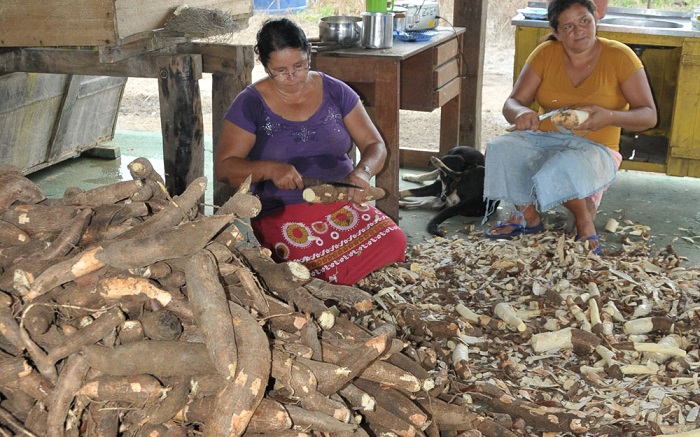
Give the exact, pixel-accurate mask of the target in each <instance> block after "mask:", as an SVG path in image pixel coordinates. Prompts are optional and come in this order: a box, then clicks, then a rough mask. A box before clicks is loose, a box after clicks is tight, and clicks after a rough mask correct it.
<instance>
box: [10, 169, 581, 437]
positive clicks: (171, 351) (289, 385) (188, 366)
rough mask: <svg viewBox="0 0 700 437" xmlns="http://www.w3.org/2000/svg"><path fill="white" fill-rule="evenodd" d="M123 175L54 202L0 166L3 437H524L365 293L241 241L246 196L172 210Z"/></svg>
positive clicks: (157, 182) (251, 209) (159, 190)
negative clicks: (464, 391)
mask: <svg viewBox="0 0 700 437" xmlns="http://www.w3.org/2000/svg"><path fill="white" fill-rule="evenodd" d="M129 169H130V171H131V174H132V176H133V180H130V181H122V182H118V183H114V184H111V185H107V186H104V187H99V188H95V189H92V190H88V191H82V190H80V189H75V188H69V189H67V190H66V192H65V194H64V197H63V198H60V199H46V198H45V196H44V195H43V193H42V190H41V189H40V188H39V187H37V186H36V185H35V184H33V183H32V182H31V181H30V180H29V179H27V178H25V177H24V176H22V175H21V173H20V171H19V170H18V169H16V168H14V167H11V166H7V165H5V166H0V290H1V292H0V366H1V369H2V370H1V371H0V393H1V394H2V400H1V402H0V435H2V436H5V435H21V436H34V435H35V436H44V435H46V436H63V435H69V436H137V435H138V436H166V435H167V436H185V435H200V434H203V435H206V436H216V437H220V436H229V435H236V436H239V435H256V434H270V435H280V436H283V435H303V434H308V435H321V434H323V435H329V436H349V435H358V436H362V435H368V434H369V435H399V436H403V437H412V436H420V435H429V436H436V437H437V436H439V435H447V436H449V435H457V434H460V433H461V434H462V435H475V436H476V435H487V436H514V435H516V434H515V433H514V432H513V431H511V430H510V429H511V427H512V419H511V418H510V417H509V416H507V415H503V414H490V413H485V412H476V411H472V410H471V409H470V408H469V406H468V405H466V404H465V405H462V404H461V402H460V401H462V397H461V396H454V391H453V390H451V388H450V387H451V384H452V382H451V381H452V379H453V376H451V375H452V373H451V372H448V370H447V369H441V370H439V371H428V370H426V369H427V368H434V366H433V367H431V366H425V362H426V361H430V359H429V357H431V356H435V355H436V352H435V351H430V350H429V348H428V349H426V347H424V346H421V347H418V346H417V345H416V344H415V343H413V342H411V341H408V340H406V339H401V338H398V337H397V334H396V333H397V326H396V325H395V324H393V323H386V322H383V321H382V320H381V318H374V317H372V313H373V309H374V308H375V305H374V302H373V296H372V295H370V294H369V293H367V292H365V291H363V290H361V289H360V288H356V287H350V286H338V285H332V284H329V283H326V282H323V281H319V280H315V279H312V278H310V276H309V272H308V270H307V269H306V268H305V267H304V266H303V265H301V264H299V263H295V262H289V263H281V264H277V263H275V262H273V261H272V259H271V258H270V256H269V253H266V252H265V251H264V250H261V249H260V248H258V247H254V246H251V245H250V244H247V243H246V242H244V241H242V240H243V237H242V234H241V233H240V232H239V228H238V227H237V226H240V225H241V223H244V222H243V221H239V219H240V218H246V217H253V216H255V215H256V214H258V212H259V209H260V204H259V200H258V199H257V198H256V197H255V196H253V195H251V194H250V193H249V192H248V187H249V184H248V183H246V184H243V185H242V186H241V187H240V188H239V190H238V192H237V193H236V194H235V195H234V196H232V197H231V199H230V200H229V201H228V202H226V204H225V205H222V206H221V208H219V209H218V210H217V211H216V213H215V214H213V215H211V216H205V215H202V213H201V212H200V211H201V204H200V203H199V202H200V201H201V199H202V197H203V194H204V190H205V186H206V180H205V179H203V178H201V179H197V180H195V181H193V182H192V183H191V184H190V185H189V186H188V188H187V189H186V191H185V192H184V193H182V194H181V195H179V196H176V197H174V198H171V197H169V196H168V195H167V193H166V191H165V189H164V186H163V181H162V178H161V177H160V176H159V175H158V174H157V173H155V172H154V171H153V168H152V166H151V164H150V163H149V162H148V161H147V160H146V159H143V158H139V159H137V160H135V161H133V162H131V163H130V164H129ZM399 331H400V330H399ZM472 390H473V391H475V392H482V393H483V394H484V396H494V395H496V396H498V397H500V395H499V393H501V392H500V390H499V389H498V388H497V387H496V386H495V385H491V384H480V385H477V386H475V387H472ZM504 399H505V398H504ZM518 408H519V409H521V411H529V412H530V413H532V412H533V411H534V410H536V406H535V405H534V404H529V403H526V402H521V403H520V404H519V405H518ZM547 411H548V412H549V414H551V415H553V417H555V418H557V419H561V420H567V421H574V422H576V421H577V420H579V418H578V417H577V416H576V414H574V413H568V412H566V411H563V410H562V409H556V408H549V409H548V410H547ZM550 420H551V419H550Z"/></svg>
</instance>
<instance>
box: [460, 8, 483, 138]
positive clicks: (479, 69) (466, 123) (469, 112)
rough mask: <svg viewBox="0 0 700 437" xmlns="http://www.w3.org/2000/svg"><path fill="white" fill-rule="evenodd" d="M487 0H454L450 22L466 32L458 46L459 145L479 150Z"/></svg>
mask: <svg viewBox="0 0 700 437" xmlns="http://www.w3.org/2000/svg"><path fill="white" fill-rule="evenodd" d="M487 5H488V0H455V4H454V25H455V26H457V27H464V28H465V29H466V30H467V31H466V33H465V36H464V44H462V46H461V47H460V49H461V51H462V56H463V59H464V62H463V64H462V68H461V73H462V100H461V103H460V104H461V108H462V109H461V114H460V132H459V144H461V145H464V146H471V147H474V148H476V149H481V89H482V85H483V71H484V46H485V45H486V44H485V40H486V12H487Z"/></svg>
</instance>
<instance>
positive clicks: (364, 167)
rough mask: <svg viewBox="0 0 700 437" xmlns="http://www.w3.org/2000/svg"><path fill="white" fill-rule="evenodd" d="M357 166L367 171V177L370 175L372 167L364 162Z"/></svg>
mask: <svg viewBox="0 0 700 437" xmlns="http://www.w3.org/2000/svg"><path fill="white" fill-rule="evenodd" d="M357 168H359V169H361V170H363V171H364V172H365V173H367V174H368V175H369V177H372V169H371V168H369V165H367V164H364V165H362V166H358V167H357Z"/></svg>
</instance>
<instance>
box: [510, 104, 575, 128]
mask: <svg viewBox="0 0 700 437" xmlns="http://www.w3.org/2000/svg"><path fill="white" fill-rule="evenodd" d="M569 108H571V105H569V106H564V107H563V108H557V109H552V110H551V111H549V112H545V113H544V114H541V115H539V116H537V118H539V119H540V121H542V120H544V119H547V118H549V117H551V116H552V115H554V114H556V113H557V112H561V111H566V110H567V109H569ZM515 129H516V127H515V125H514V124H512V125H510V126H508V128H507V129H506V131H507V132H513V131H514V130H515Z"/></svg>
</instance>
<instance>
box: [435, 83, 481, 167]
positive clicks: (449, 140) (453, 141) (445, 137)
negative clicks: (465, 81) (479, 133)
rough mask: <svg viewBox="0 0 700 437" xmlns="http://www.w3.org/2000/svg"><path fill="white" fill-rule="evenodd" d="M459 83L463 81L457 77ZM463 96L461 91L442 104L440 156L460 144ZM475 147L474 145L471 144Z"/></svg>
mask: <svg viewBox="0 0 700 437" xmlns="http://www.w3.org/2000/svg"><path fill="white" fill-rule="evenodd" d="M455 81H456V83H457V85H458V86H459V85H461V81H459V80H458V79H455ZM461 98H462V96H461V94H460V93H459V92H457V93H456V95H455V97H454V98H453V99H452V100H450V101H448V102H447V103H445V104H444V105H442V107H441V108H440V153H439V155H440V156H444V155H446V154H447V152H449V150H450V149H452V148H453V147H455V146H458V145H460V142H459V141H460V136H459V132H460V130H459V118H460V110H461V107H462V102H461V101H460V99H461ZM469 145H470V146H472V147H474V145H472V144H469Z"/></svg>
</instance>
